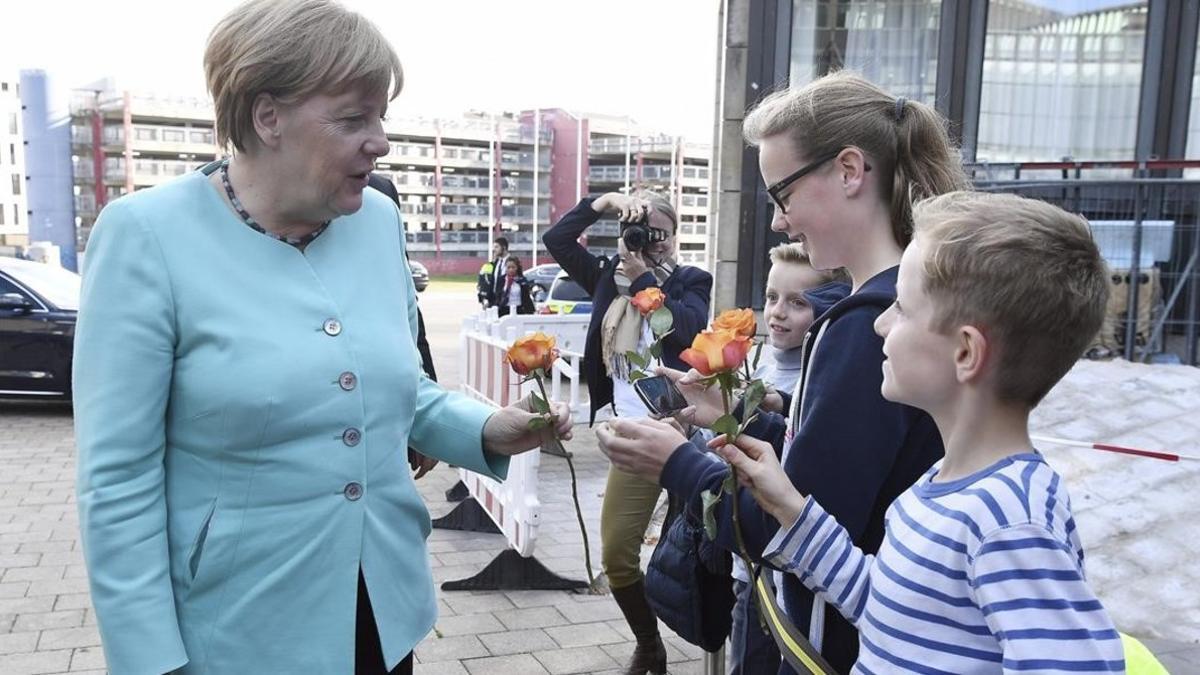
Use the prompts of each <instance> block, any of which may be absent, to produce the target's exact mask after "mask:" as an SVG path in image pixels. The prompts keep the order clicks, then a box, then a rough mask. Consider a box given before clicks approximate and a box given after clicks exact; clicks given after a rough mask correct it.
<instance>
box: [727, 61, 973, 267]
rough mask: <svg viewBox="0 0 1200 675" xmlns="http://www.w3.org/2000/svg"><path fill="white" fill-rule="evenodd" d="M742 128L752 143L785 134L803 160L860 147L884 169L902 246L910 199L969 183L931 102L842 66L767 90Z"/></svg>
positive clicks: (908, 234) (907, 235)
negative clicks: (796, 83) (798, 84)
mask: <svg viewBox="0 0 1200 675" xmlns="http://www.w3.org/2000/svg"><path fill="white" fill-rule="evenodd" d="M742 133H743V135H744V136H745V137H746V140H747V142H749V143H750V144H751V145H758V144H760V143H761V142H762V140H763V139H765V138H770V137H772V136H778V135H780V134H783V135H786V137H787V138H789V139H791V141H792V144H793V148H794V149H795V151H796V153H797V155H799V156H800V157H801V158H804V159H808V160H812V159H813V158H815V157H820V156H822V155H826V154H832V153H836V152H838V151H840V150H842V149H843V148H847V147H855V148H858V149H860V150H862V151H863V152H864V153H866V154H867V155H868V157H869V161H870V162H871V165H872V167H873V168H874V169H875V170H876V171H878V172H879V174H878V175H879V176H881V177H882V178H881V180H882V184H883V186H884V189H885V196H886V198H887V199H888V200H889V202H890V205H891V206H890V208H891V221H892V237H893V238H894V239H895V240H896V243H897V244H899V245H900V246H907V245H908V242H909V241H910V240H911V239H912V203H913V201H915V200H918V199H923V198H925V197H932V196H933V195H939V194H942V193H944V192H950V191H952V190H964V189H966V188H967V187H969V183H968V182H967V176H966V174H965V173H964V172H963V169H962V158H961V156H960V155H959V153H958V150H957V149H955V147H954V145H953V144H952V143H951V142H950V137H949V135H947V133H946V120H945V119H944V118H943V117H942V116H941V115H940V114H938V112H937V111H936V110H934V109H933V108H932V107H930V106H928V105H925V104H924V103H921V102H920V101H911V100H907V99H899V98H897V97H895V96H892V95H891V94H889V93H887V92H885V91H884V90H882V89H880V88H879V87H877V86H875V85H874V84H872V83H871V82H869V81H867V80H866V79H864V78H863V77H862V76H861V75H859V74H857V73H853V72H850V71H846V70H843V71H839V72H835V73H830V74H829V75H826V76H824V77H821V78H818V79H816V80H813V81H812V82H809V83H808V84H806V85H804V86H803V87H800V88H798V89H784V90H782V91H778V92H775V93H774V94H771V95H770V96H767V97H766V98H764V99H763V100H762V101H761V102H759V104H758V105H756V106H755V107H754V109H753V110H751V111H750V112H749V113H748V114H747V115H746V120H745V122H744V123H743V125H742Z"/></svg>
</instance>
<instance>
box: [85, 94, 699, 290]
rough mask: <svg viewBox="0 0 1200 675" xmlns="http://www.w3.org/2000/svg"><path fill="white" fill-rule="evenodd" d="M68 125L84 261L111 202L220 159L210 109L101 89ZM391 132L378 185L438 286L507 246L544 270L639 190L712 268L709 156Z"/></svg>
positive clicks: (409, 125) (545, 118)
mask: <svg viewBox="0 0 1200 675" xmlns="http://www.w3.org/2000/svg"><path fill="white" fill-rule="evenodd" d="M71 116H72V122H71V153H72V163H73V170H74V192H75V195H74V199H75V212H76V229H77V235H78V242H77V243H78V246H79V249H80V250H83V249H84V248H85V247H86V244H87V237H88V235H89V233H90V231H91V227H92V224H93V223H94V222H95V218H96V215H97V214H98V213H99V210H100V208H102V207H103V205H104V204H106V203H107V202H109V201H111V200H113V199H115V198H117V197H119V196H120V195H122V194H126V193H128V192H131V191H133V190H138V189H141V188H145V187H150V186H153V185H157V184H159V183H162V182H164V181H167V180H170V179H172V178H174V177H176V176H179V175H182V174H184V173H187V172H188V171H191V170H193V169H194V168H196V167H197V166H200V165H202V164H204V163H206V162H209V161H212V160H214V159H216V158H218V157H220V156H222V151H221V149H220V148H218V147H217V145H216V139H215V134H214V130H213V114H212V107H211V104H210V103H208V102H207V101H203V100H199V99H183V98H165V97H155V96H146V95H140V94H134V93H129V92H121V91H118V90H117V89H116V87H114V86H111V85H110V84H107V83H105V84H104V85H103V86H98V87H97V89H96V90H95V91H76V92H75V93H74V96H73V98H72V103H71ZM384 128H385V131H386V132H387V135H388V141H389V144H390V146H391V147H390V151H389V152H388V154H387V155H386V156H384V157H381V158H380V159H379V160H378V162H377V167H378V171H379V172H380V173H382V174H384V175H386V176H388V177H389V178H390V179H391V180H392V182H393V183H394V184H395V186H396V189H397V192H399V194H400V210H401V213H402V214H403V215H404V221H405V227H406V237H407V240H408V249H409V251H410V253H411V255H412V256H413V257H414V258H415V259H417V260H420V261H422V262H423V263H425V264H426V265H427V266H428V267H429V268H430V269H431V271H433V272H434V273H435V274H437V273H442V274H469V273H474V272H475V271H477V270H478V269H479V266H480V265H481V264H482V263H483V261H484V260H486V259H487V258H488V256H489V251H490V244H491V242H492V240H493V238H494V237H497V236H501V235H503V236H504V237H505V238H506V239H508V240H509V242H510V245H511V249H512V250H513V251H514V252H515V253H516V254H517V255H518V256H520V257H521V258H522V259H523V260H525V262H526V264H532V263H535V262H536V263H541V262H547V261H548V258H547V257H546V254H545V251H544V250H542V248H541V243H540V237H541V234H542V233H543V232H544V231H545V229H546V228H548V227H550V226H551V225H553V223H554V222H555V220H556V219H557V218H558V217H560V216H561V215H562V214H563V213H565V212H566V211H567V210H568V209H569V208H570V207H571V206H573V205H574V203H575V202H576V201H577V199H578V197H579V196H580V195H586V194H599V193H603V192H607V191H610V190H626V191H628V190H632V189H637V188H638V187H644V188H647V189H653V190H657V191H660V192H662V193H663V194H667V195H669V196H670V198H671V199H672V200H673V202H674V203H675V204H676V207H677V210H678V211H679V213H680V220H681V222H680V260H681V261H682V262H689V263H693V264H703V263H704V262H705V261H706V260H707V258H706V253H705V251H706V248H707V241H708V237H707V228H708V222H707V221H708V196H707V191H708V152H709V148H708V146H704V145H699V144H694V143H688V142H685V141H684V140H683V139H681V138H678V137H669V136H663V135H661V134H654V133H653V132H651V131H648V130H646V129H643V128H640V127H638V126H637V125H635V124H633V123H632V122H631V121H629V120H626V119H625V118H612V117H603V116H596V115H586V114H578V113H567V112H565V111H563V110H561V109H545V110H536V111H524V112H521V113H511V114H504V115H489V114H484V113H468V114H465V115H464V116H462V117H461V118H457V119H427V118H400V119H391V120H389V121H388V122H386V123H385V127H384ZM577 159H578V160H579V161H576V160H577ZM617 233H618V227H617V224H616V223H615V222H602V223H600V224H598V225H597V226H596V227H594V228H592V230H591V231H589V233H588V236H589V239H588V241H589V246H590V247H593V248H594V249H595V250H597V251H598V252H601V253H610V252H614V251H615V250H616V236H617Z"/></svg>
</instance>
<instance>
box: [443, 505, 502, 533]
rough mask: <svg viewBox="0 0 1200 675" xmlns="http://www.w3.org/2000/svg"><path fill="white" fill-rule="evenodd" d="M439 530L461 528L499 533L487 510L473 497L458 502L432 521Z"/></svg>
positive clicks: (466, 530) (467, 530) (470, 530)
mask: <svg viewBox="0 0 1200 675" xmlns="http://www.w3.org/2000/svg"><path fill="white" fill-rule="evenodd" d="M432 524H433V526H434V527H435V528H437V529H439V530H463V531H464V532H487V533H489V534H500V528H498V527H496V523H494V522H492V519H491V517H489V516H488V514H487V511H484V510H483V507H482V506H480V505H479V502H477V501H475V500H474V499H468V500H466V501H463V502H459V504H458V506H456V507H454V510H453V511H451V512H450V513H447V514H446V515H444V516H442V517H441V518H438V519H437V520H434V521H433V523H432Z"/></svg>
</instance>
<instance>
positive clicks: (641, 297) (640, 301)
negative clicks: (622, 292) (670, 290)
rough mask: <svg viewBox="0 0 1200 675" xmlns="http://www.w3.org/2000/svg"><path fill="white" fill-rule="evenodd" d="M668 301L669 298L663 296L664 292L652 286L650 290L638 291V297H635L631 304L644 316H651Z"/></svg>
mask: <svg viewBox="0 0 1200 675" xmlns="http://www.w3.org/2000/svg"><path fill="white" fill-rule="evenodd" d="M666 299H667V296H665V295H663V292H662V291H661V290H660V289H659V288H658V287H656V286H651V287H650V288H643V289H642V290H640V291H638V292H637V295H635V296H633V299H632V300H630V301H629V302H631V303H633V306H634V307H637V308H638V311H639V312H641V313H642V316H650V315H651V314H653V313H654V311H655V310H656V309H658V308H659V307H662V306H663V301H664V300H666Z"/></svg>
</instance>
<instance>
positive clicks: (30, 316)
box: [0, 257, 80, 399]
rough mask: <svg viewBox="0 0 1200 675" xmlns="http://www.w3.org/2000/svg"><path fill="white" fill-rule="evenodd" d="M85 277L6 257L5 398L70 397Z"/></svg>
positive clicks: (0, 339)
mask: <svg viewBox="0 0 1200 675" xmlns="http://www.w3.org/2000/svg"><path fill="white" fill-rule="evenodd" d="M79 281H80V277H79V275H78V274H75V273H74V272H69V271H67V270H64V269H62V268H61V267H53V266H50V265H46V264H43V263H36V262H30V261H28V260H18V259H16V258H6V257H0V397H23V398H46V399H70V397H71V352H72V349H73V348H74V344H75V318H76V315H77V314H78V312H79Z"/></svg>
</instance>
